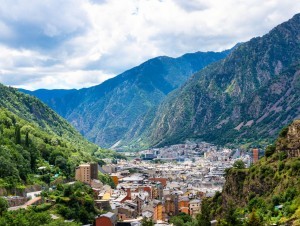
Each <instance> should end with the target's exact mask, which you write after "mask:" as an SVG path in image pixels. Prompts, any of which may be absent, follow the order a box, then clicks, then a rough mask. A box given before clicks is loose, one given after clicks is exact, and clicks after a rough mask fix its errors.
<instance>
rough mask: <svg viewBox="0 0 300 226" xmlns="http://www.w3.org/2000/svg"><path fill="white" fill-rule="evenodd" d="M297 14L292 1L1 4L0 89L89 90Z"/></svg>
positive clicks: (299, 5) (35, 0)
mask: <svg viewBox="0 0 300 226" xmlns="http://www.w3.org/2000/svg"><path fill="white" fill-rule="evenodd" d="M298 12H300V2H299V1H294V0H286V1H281V0H265V1H259V0H253V1H247V0H238V1H237V0H214V1H204V0H189V1H186V0H127V1H120V0H109V1H108V0H90V1H89V0H57V1H52V0H44V1H40V0H32V1H30V4H29V3H28V1H25V0H17V1H14V2H11V1H5V0H0V45H1V46H0V52H1V53H2V54H1V56H0V71H1V73H0V82H2V83H5V84H9V85H14V86H19V87H20V86H21V87H26V88H29V89H36V88H80V87H87V86H90V85H94V84H98V83H100V82H102V81H104V80H105V79H107V78H109V77H112V76H114V75H116V74H118V73H121V72H123V71H124V70H126V69H129V68H131V67H133V66H136V65H138V64H140V63H142V62H143V61H145V60H147V59H149V58H151V57H155V56H158V55H169V56H179V55H181V54H184V53H186V52H195V51H199V50H200V51H208V50H215V51H219V50H223V49H226V48H229V47H231V46H233V45H234V44H236V43H237V42H241V41H247V40H249V39H250V38H252V37H254V36H260V35H263V34H265V33H267V32H268V31H269V30H270V29H271V28H273V27H274V26H276V25H277V24H279V23H281V22H283V21H285V20H287V19H289V18H291V17H292V16H293V15H294V14H296V13H298Z"/></svg>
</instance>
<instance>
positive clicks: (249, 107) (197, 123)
mask: <svg viewBox="0 0 300 226" xmlns="http://www.w3.org/2000/svg"><path fill="white" fill-rule="evenodd" d="M299 31H300V14H297V15H295V16H294V17H293V18H292V19H291V20H289V21H287V22H285V23H283V24H281V25H279V26H277V27H276V28H274V29H273V30H272V31H270V32H269V33H268V34H266V35H264V36H263V37H259V38H253V39H252V40H250V41H249V42H246V43H243V44H241V45H239V46H238V47H236V48H235V49H234V50H233V51H232V52H231V53H230V54H229V51H225V52H221V53H213V52H208V53H200V52H199V53H195V54H187V55H184V56H182V57H180V58H176V59H173V58H169V57H158V58H154V59H152V60H149V61H147V62H145V63H144V64H142V65H140V66H138V67H135V68H133V69H131V70H128V71H126V72H124V73H122V74H121V75H119V76H117V77H115V78H113V79H110V80H107V81H106V82H104V83H102V84H100V85H98V86H94V87H91V88H87V89H81V90H78V91H63V92H70V93H68V94H66V95H61V96H53V97H52V96H51V95H56V94H55V91H45V92H46V93H48V94H49V95H48V94H47V95H46V96H45V93H44V94H43V96H40V94H38V92H41V91H36V92H32V94H33V95H36V96H38V97H39V96H40V98H41V99H42V100H43V101H44V102H45V103H47V104H48V105H49V106H50V107H51V108H53V109H54V110H55V111H57V112H58V113H59V114H60V115H62V116H63V117H65V118H66V119H67V120H68V121H69V122H71V124H72V125H74V126H75V127H76V128H77V129H78V130H79V131H80V132H81V133H82V134H83V135H84V136H85V137H87V138H88V139H89V140H90V141H92V142H95V143H97V144H99V145H100V146H104V147H110V146H113V145H114V147H127V148H128V147H131V148H141V147H150V146H163V145H168V144H174V143H179V142H183V141H185V140H186V139H201V140H204V141H209V142H213V143H216V144H229V143H235V142H244V143H252V142H254V141H255V142H256V143H257V142H264V141H265V142H269V141H270V140H273V139H274V138H275V137H276V135H277V133H278V131H279V130H280V128H281V127H282V126H283V125H286V124H287V123H289V122H290V121H292V120H293V119H295V118H297V117H299V116H300V101H299V87H300V84H299V82H300V77H299V74H300V73H299V59H300V49H299V42H300V41H299V39H300V33H299ZM228 54H229V55H228ZM227 55H228V56H227ZM226 56H227V57H226ZM222 58H225V59H223V60H221V59H222ZM218 60H219V61H218ZM216 61H217V62H216ZM210 63H211V64H210ZM209 64H210V65H209ZM207 65H209V66H207ZM205 66H207V67H205ZM202 68H204V69H203V70H201V69H202ZM197 71H199V72H197ZM195 72H197V73H196V74H194V75H193V76H192V77H191V78H190V79H188V78H189V77H190V76H191V75H192V74H193V73H195ZM185 82H186V83H185ZM184 83H185V84H184ZM182 84H184V85H183V86H182V87H180V86H181V85H182ZM178 87H180V88H179V89H177V90H175V89H176V88H178ZM173 90H175V91H174V92H171V91H173ZM53 92H54V93H53ZM60 92H61V91H60ZM51 93H52V94H51Z"/></svg>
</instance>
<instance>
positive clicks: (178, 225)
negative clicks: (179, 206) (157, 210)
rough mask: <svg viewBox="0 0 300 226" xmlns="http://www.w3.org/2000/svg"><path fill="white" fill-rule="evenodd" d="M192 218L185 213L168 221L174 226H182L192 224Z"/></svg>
mask: <svg viewBox="0 0 300 226" xmlns="http://www.w3.org/2000/svg"><path fill="white" fill-rule="evenodd" d="M192 220H193V219H192V217H191V216H190V215H188V214H186V213H179V214H178V215H177V216H173V217H171V219H170V223H173V224H174V225H175V226H184V225H185V223H187V222H192Z"/></svg>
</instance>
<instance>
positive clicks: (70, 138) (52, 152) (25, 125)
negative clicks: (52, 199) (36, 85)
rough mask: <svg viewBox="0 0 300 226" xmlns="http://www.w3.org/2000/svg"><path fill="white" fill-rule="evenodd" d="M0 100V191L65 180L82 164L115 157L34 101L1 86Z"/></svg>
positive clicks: (38, 101) (37, 101) (33, 98)
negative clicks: (1, 189)
mask: <svg viewBox="0 0 300 226" xmlns="http://www.w3.org/2000/svg"><path fill="white" fill-rule="evenodd" d="M0 96H1V99H0V188H1V187H2V188H6V189H8V191H9V189H11V188H14V187H19V188H22V187H23V185H30V184H49V183H50V182H53V181H54V180H56V179H64V178H66V179H68V178H71V177H73V176H74V170H75V167H76V166H77V165H78V164H80V163H82V162H87V161H99V162H101V160H100V158H104V157H111V158H113V157H116V156H118V155H117V154H116V153H114V152H111V151H109V150H103V149H101V148H99V147H98V146H96V145H95V144H92V143H90V142H88V141H87V140H85V139H84V138H83V137H82V136H81V135H80V134H79V133H78V132H77V131H76V130H75V129H74V128H73V127H72V126H70V125H69V124H68V123H67V122H66V121H65V120H64V119H63V118H61V117H60V116H59V115H57V114H56V113H55V112H54V111H52V110H51V109H50V108H49V107H47V106H46V105H45V104H43V103H42V102H41V101H40V100H38V99H37V98H35V97H32V96H29V95H27V94H23V93H21V92H19V91H17V90H16V89H14V88H9V87H6V86H3V85H0ZM39 167H45V168H44V169H43V170H38V168H39Z"/></svg>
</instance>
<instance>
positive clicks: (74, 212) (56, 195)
mask: <svg viewBox="0 0 300 226" xmlns="http://www.w3.org/2000/svg"><path fill="white" fill-rule="evenodd" d="M93 195H94V193H93V191H92V189H91V188H90V187H89V186H87V185H84V184H82V183H80V182H76V183H75V184H72V185H61V184H59V185H58V186H57V190H55V191H52V192H44V193H43V196H44V197H48V198H51V199H55V200H56V203H55V205H54V206H53V207H52V210H55V211H56V212H57V213H59V214H60V215H62V216H63V217H64V218H65V219H69V220H70V219H74V220H76V221H77V222H81V223H83V224H88V223H93V221H94V219H95V216H96V215H97V214H98V213H99V212H98V210H97V209H96V207H95V203H94V199H93Z"/></svg>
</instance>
